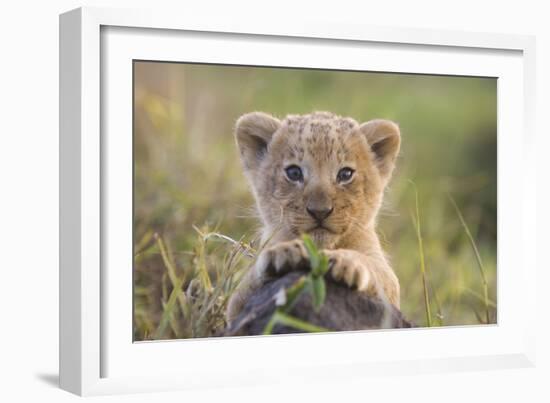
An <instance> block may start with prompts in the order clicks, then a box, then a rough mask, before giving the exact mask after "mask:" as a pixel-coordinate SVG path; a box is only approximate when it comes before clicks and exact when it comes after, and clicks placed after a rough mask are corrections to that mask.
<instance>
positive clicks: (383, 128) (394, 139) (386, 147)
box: [360, 119, 401, 180]
mask: <svg viewBox="0 0 550 403" xmlns="http://www.w3.org/2000/svg"><path fill="white" fill-rule="evenodd" d="M360 130H361V132H362V133H363V134H364V135H365V137H366V138H367V142H368V143H369V145H370V147H371V150H372V151H373V152H374V154H375V156H376V160H375V163H376V165H377V167H378V170H379V171H380V175H381V176H382V178H383V179H384V180H389V178H390V176H391V174H392V171H393V168H394V166H395V158H396V157H397V154H398V153H399V146H400V144H401V134H400V133H399V126H397V124H395V123H394V122H392V121H390V120H384V119H375V120H370V121H368V122H366V123H363V124H362V125H361V126H360Z"/></svg>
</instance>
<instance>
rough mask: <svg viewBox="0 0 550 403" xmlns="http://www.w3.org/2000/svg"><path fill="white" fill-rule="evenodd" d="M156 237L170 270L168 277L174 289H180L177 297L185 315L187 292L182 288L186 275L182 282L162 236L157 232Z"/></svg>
mask: <svg viewBox="0 0 550 403" xmlns="http://www.w3.org/2000/svg"><path fill="white" fill-rule="evenodd" d="M154 237H155V240H156V241H157V246H158V248H159V250H160V255H161V257H162V261H163V262H164V266H165V267H166V271H167V272H168V277H169V278H170V282H171V283H172V287H173V289H174V290H178V293H177V295H176V297H177V299H178V302H179V305H180V309H181V313H182V314H183V315H185V313H186V311H187V299H186V297H185V294H184V293H183V292H182V290H181V286H182V285H183V284H184V282H185V275H184V277H183V278H182V279H181V283H180V282H179V280H178V277H177V275H176V267H175V265H174V263H173V261H172V259H171V258H170V256H169V255H168V252H167V250H166V247H165V245H164V242H163V240H162V238H161V237H160V235H158V234H156V233H155V235H154Z"/></svg>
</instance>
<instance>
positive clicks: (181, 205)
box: [134, 62, 497, 340]
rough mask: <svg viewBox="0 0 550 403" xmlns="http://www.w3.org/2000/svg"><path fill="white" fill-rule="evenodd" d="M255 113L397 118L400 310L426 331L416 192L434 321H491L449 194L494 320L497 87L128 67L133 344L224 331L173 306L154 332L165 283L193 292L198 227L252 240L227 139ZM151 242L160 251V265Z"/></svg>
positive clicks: (392, 219) (392, 205) (391, 224)
mask: <svg viewBox="0 0 550 403" xmlns="http://www.w3.org/2000/svg"><path fill="white" fill-rule="evenodd" d="M255 110H257V111H265V112H269V113H272V114H274V115H276V116H279V117H284V116H285V115H286V114H299V113H308V112H311V111H314V110H328V111H332V112H335V113H337V114H341V115H345V116H351V117H353V118H354V119H356V120H357V121H359V122H362V121H366V120H369V119H373V118H385V119H392V120H394V121H396V122H397V123H398V124H399V125H400V128H401V132H402V140H403V142H402V151H401V154H400V157H399V159H398V163H397V168H396V171H395V175H394V178H393V180H392V182H391V184H390V186H389V188H388V190H387V193H386V196H385V204H384V207H383V210H382V212H381V214H380V217H379V234H380V237H381V240H382V243H383V245H384V248H385V250H386V251H387V252H388V254H389V255H390V257H391V262H392V266H393V268H394V270H395V272H396V274H397V276H398V277H399V279H400V283H401V304H402V305H401V309H402V311H403V313H404V314H405V316H406V317H407V318H409V319H410V320H412V321H413V322H415V323H416V324H417V325H420V326H425V325H427V318H426V307H425V294H424V287H423V281H422V275H421V268H420V258H419V247H418V238H417V232H416V227H415V221H414V220H415V215H416V212H415V209H416V204H415V188H416V189H417V191H418V207H419V209H418V210H419V216H420V223H421V232H422V237H423V244H424V245H423V246H424V254H425V263H426V264H425V269H426V273H427V274H426V279H427V283H428V296H429V305H430V308H431V315H432V324H433V325H466V324H479V323H485V322H487V320H486V318H487V312H486V311H487V307H486V299H485V298H484V288H483V281H482V276H481V274H480V270H479V267H478V262H477V260H476V257H475V254H474V250H473V248H472V245H471V242H470V241H469V238H468V236H467V234H466V231H465V230H464V228H463V226H462V225H461V221H460V219H459V216H458V214H457V211H456V210H455V208H454V207H453V204H452V202H451V200H450V198H449V196H450V197H452V198H453V199H454V200H455V201H456V204H457V206H458V207H459V209H460V211H461V213H462V215H463V217H464V221H465V222H466V224H467V225H468V227H469V229H470V232H471V235H472V238H473V240H474V242H475V245H476V247H477V248H478V250H479V254H480V257H481V261H482V264H483V269H484V273H485V277H486V281H487V288H488V298H487V301H488V306H489V308H490V309H489V322H490V323H495V322H496V297H497V296H496V243H497V229H496V220H497V205H496V200H497V176H496V175H497V136H496V113H497V82H496V79H492V78H472V77H454V76H433V75H411V74H386V73H371V72H336V71H323V70H305V69H289V68H288V69H287V68H262V67H239V66H216V65H193V64H176V63H159V62H135V63H134V239H135V248H134V249H135V262H134V263H135V264H134V308H135V309H134V312H135V317H134V337H135V339H136V340H143V339H151V338H175V337H202V336H208V335H212V334H214V333H215V332H216V331H218V330H219V328H221V327H223V319H222V318H221V316H219V315H218V316H219V317H218V318H217V321H216V324H212V325H209V326H206V328H203V329H202V330H200V331H199V330H197V329H196V328H195V327H194V325H193V324H190V323H189V322H190V321H193V320H196V318H195V319H193V317H192V315H191V313H190V311H189V312H186V310H188V308H186V307H185V306H183V305H181V306H180V308H179V310H180V312H179V313H178V312H176V311H177V310H173V311H171V312H170V314H169V315H165V316H166V317H165V318H164V319H165V322H167V323H168V325H166V323H165V324H164V327H162V329H160V331H159V325H160V323H161V322H162V320H163V313H164V312H166V306H167V304H168V303H172V305H178V304H176V303H174V301H170V296H171V295H172V294H173V289H174V285H176V287H180V286H181V287H182V289H183V290H184V291H185V290H187V291H188V294H189V292H190V290H189V285H190V282H191V280H192V278H194V277H196V275H197V265H198V264H199V263H198V260H200V259H203V258H204V256H201V255H199V254H198V249H197V248H198V246H197V245H198V241H197V231H196V230H194V229H193V226H196V227H199V228H203V229H205V228H207V227H208V228H210V229H215V230H216V231H217V232H219V233H221V234H225V235H227V236H229V237H231V238H233V239H237V240H239V239H241V238H243V237H244V240H245V241H247V242H251V241H252V240H253V238H254V236H255V230H256V229H257V224H258V223H257V221H256V220H255V219H254V217H253V213H252V206H253V199H252V196H251V193H250V192H249V190H248V187H247V182H246V181H245V178H244V176H243V174H242V170H241V165H240V161H239V156H238V153H237V150H236V146H235V141H234V138H233V132H232V131H233V127H234V124H235V121H236V119H237V118H238V117H239V116H240V115H241V114H243V113H246V112H250V111H255ZM411 182H413V183H414V184H413V183H411ZM159 237H160V239H161V240H162V241H163V242H164V244H165V245H166V249H167V251H166V254H165V255H168V258H166V256H165V259H164V260H163V258H162V256H161V255H162V253H161V252H162V251H161V250H160V248H162V245H160V244H159V242H158V239H159ZM199 244H200V242H199ZM224 247H225V246H224V245H223V244H216V246H215V247H210V246H209V247H207V248H206V249H204V250H202V252H204V253H205V254H206V258H204V262H203V263H204V265H205V266H206V268H207V270H208V271H209V272H215V271H216V270H219V267H220V266H221V265H223V259H224V257H223V256H225V255H224V253H225V252H224V251H223V248H224ZM170 265H171V266H173V267H172V269H171V270H172V272H173V273H172V274H170V270H169V267H167V266H170ZM241 266H242V267H245V266H246V262H242V263H241ZM213 278H214V280H213V281H214V287H215V286H216V284H215V283H216V281H215V279H216V278H217V277H215V276H214V277H213ZM177 279H180V282H179V283H177V282H175V280H177ZM225 287H226V288H225V289H224V293H225V294H223V295H221V296H220V295H216V298H218V300H219V301H221V302H220V304H221V305H223V304H224V303H225V302H224V301H225V299H224V298H225V297H227V295H226V294H229V293H230V292H231V287H229V286H225ZM210 292H211V291H210ZM176 299H177V298H176ZM205 301H206V300H205ZM216 304H217V302H216V303H215V304H214V303H213V305H212V306H214V305H216ZM203 305H205V303H204V301H203V303H202V305H201V306H198V308H197V312H199V313H201V315H209V312H211V311H208V309H210V308H212V306H210V308H208V309H207V308H204V307H203ZM201 309H202V310H201ZM219 311H221V308H220V310H219ZM218 314H219V312H218ZM201 317H202V316H201ZM182 329H183V330H182ZM186 329H187V330H186ZM189 329H191V330H189ZM193 329H194V330H193Z"/></svg>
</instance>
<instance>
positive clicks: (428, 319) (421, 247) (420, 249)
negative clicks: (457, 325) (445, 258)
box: [410, 181, 432, 327]
mask: <svg viewBox="0 0 550 403" xmlns="http://www.w3.org/2000/svg"><path fill="white" fill-rule="evenodd" d="M410 182H411V184H412V185H413V187H414V196H415V214H416V218H415V217H414V216H413V222H414V223H415V227H416V237H417V239H418V254H419V255H420V273H421V275H422V287H423V291H424V305H425V306H426V322H427V324H428V327H431V326H432V313H431V311H430V296H429V294H428V281H427V278H426V263H425V261H424V245H423V240H422V231H421V229H420V209H419V207H418V190H417V188H416V185H415V184H414V182H412V181H410Z"/></svg>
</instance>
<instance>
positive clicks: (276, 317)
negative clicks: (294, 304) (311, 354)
mask: <svg viewBox="0 0 550 403" xmlns="http://www.w3.org/2000/svg"><path fill="white" fill-rule="evenodd" d="M279 324H280V325H283V326H288V327H292V328H294V329H297V330H302V331H304V332H309V333H319V332H330V330H329V329H327V328H324V327H320V326H316V325H312V324H311V323H308V322H305V321H303V320H301V319H298V318H295V317H294V316H290V315H287V314H286V313H283V312H281V311H279V310H277V311H275V313H274V314H273V316H272V317H271V319H270V320H269V322H268V323H267V325H266V326H265V328H264V332H263V334H264V335H267V334H271V333H272V332H273V328H274V327H275V326H276V325H279Z"/></svg>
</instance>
